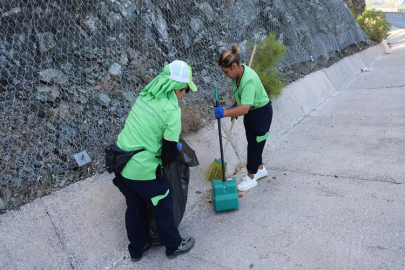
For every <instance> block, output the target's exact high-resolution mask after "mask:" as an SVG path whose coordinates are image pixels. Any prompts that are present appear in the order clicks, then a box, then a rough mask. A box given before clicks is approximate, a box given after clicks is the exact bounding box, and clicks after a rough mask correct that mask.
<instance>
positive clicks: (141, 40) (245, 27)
mask: <svg viewBox="0 0 405 270" xmlns="http://www.w3.org/2000/svg"><path fill="white" fill-rule="evenodd" d="M352 1H353V0H352ZM0 14H1V16H0V20H1V21H0V63H1V65H0V114H1V120H0V124H1V126H2V128H1V130H0V136H1V138H2V142H1V147H0V162H1V167H0V197H1V198H3V202H4V204H6V206H7V207H6V208H9V207H10V206H13V205H18V204H20V203H21V202H25V201H28V200H31V199H33V198H35V197H37V196H40V195H43V194H45V193H46V192H48V191H49V190H51V189H53V188H59V187H61V186H63V185H66V184H69V183H71V182H73V181H77V180H78V179H81V178H84V177H87V176H89V175H91V174H93V173H97V172H103V171H104V169H103V168H104V153H103V147H104V146H106V145H108V144H109V143H111V142H114V141H115V140H116V136H117V134H118V132H119V131H120V130H121V129H122V127H123V125H124V120H125V118H126V116H127V114H128V112H129V110H130V108H131V106H132V105H133V102H134V100H135V98H136V97H137V95H138V93H139V92H140V90H141V89H142V88H143V87H144V86H146V84H147V83H149V82H150V80H151V79H153V77H154V76H156V75H157V74H159V73H160V72H161V70H162V68H163V66H164V64H165V63H169V62H171V61H173V60H175V59H182V60H185V61H187V62H188V63H189V64H190V65H191V66H192V68H193V75H194V78H195V79H194V81H195V83H196V84H197V85H198V87H199V91H198V92H197V93H195V94H192V95H188V96H186V97H185V102H186V103H189V104H191V105H192V107H193V108H196V110H195V112H196V113H199V114H204V113H205V112H206V113H208V112H209V113H210V115H211V111H210V109H209V106H210V105H212V103H213V89H214V85H224V84H225V83H227V84H228V85H229V81H227V80H226V81H225V82H224V76H223V75H222V74H221V73H220V70H219V69H218V67H217V64H216V62H217V58H218V56H219V54H220V53H221V51H222V50H224V49H228V48H230V44H231V43H233V42H235V43H238V44H240V47H241V51H240V54H241V56H242V59H243V61H244V62H247V61H248V59H249V52H248V51H247V48H246V44H247V40H253V41H254V42H259V41H260V40H261V39H263V38H264V37H266V36H267V34H268V33H269V32H275V33H276V34H277V38H278V40H279V41H280V42H282V43H283V44H285V45H286V46H287V48H288V51H287V55H286V57H285V59H284V60H283V61H282V63H280V68H283V67H288V66H291V65H293V64H297V63H302V62H304V61H312V60H317V59H318V58H320V57H321V58H322V59H324V58H325V59H329V56H328V55H329V53H331V52H332V53H334V52H335V51H339V50H341V49H343V48H345V47H347V46H349V45H350V44H354V43H358V42H362V41H366V37H365V35H364V33H363V32H362V31H361V30H360V28H359V27H358V25H357V23H356V22H355V20H354V18H353V16H352V15H351V13H350V10H349V8H348V6H347V5H346V4H345V3H344V2H342V1H341V0H306V1H302V0H251V1H240V0H225V1H214V0H206V1H204V0H202V1H188V0H187V1H186V0H183V1H179V0H174V1H168V0H141V1H139V0H114V1H110V0H100V1H92V0H83V1H79V2H77V3H76V2H74V3H73V2H72V1H62V0H42V1H21V0H6V1H1V2H0ZM220 90H221V96H222V97H223V99H224V100H226V99H227V95H229V93H224V90H227V89H225V88H224V89H220ZM205 118H206V117H205ZM205 118H204V117H202V119H205ZM196 119H200V118H198V117H197V118H196ZM83 150H86V151H87V153H88V154H89V155H90V157H91V159H92V163H91V164H88V165H85V166H84V167H78V165H77V164H76V163H75V160H74V158H73V155H74V154H76V153H79V152H81V151H83ZM19 183H25V186H26V188H25V190H28V191H27V192H24V194H21V193H20V190H21V188H20V184H19ZM62 183H63V184H62Z"/></svg>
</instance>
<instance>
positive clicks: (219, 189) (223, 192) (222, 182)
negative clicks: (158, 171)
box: [211, 87, 239, 212]
mask: <svg viewBox="0 0 405 270" xmlns="http://www.w3.org/2000/svg"><path fill="white" fill-rule="evenodd" d="M215 102H216V107H218V106H219V101H218V88H217V87H215ZM218 132H219V148H220V150H221V164H222V179H214V180H212V181H211V186H212V201H213V202H214V209H215V211H217V212H220V211H227V210H234V209H238V207H239V196H238V190H237V187H236V180H235V177H233V178H232V179H226V178H225V165H224V152H223V150H222V134H221V120H220V119H218Z"/></svg>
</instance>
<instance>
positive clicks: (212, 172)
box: [205, 45, 257, 182]
mask: <svg viewBox="0 0 405 270" xmlns="http://www.w3.org/2000/svg"><path fill="white" fill-rule="evenodd" d="M256 47H257V45H255V46H254V47H253V51H252V55H251V56H250V61H249V67H250V66H251V65H252V61H253V56H254V55H255V52H256ZM235 119H236V117H234V118H233V120H232V123H231V126H230V127H229V132H228V137H227V138H226V142H225V146H224V155H225V151H226V146H227V145H228V142H229V138H230V137H231V132H232V128H233V124H234V123H235ZM224 166H225V169H224V170H225V174H226V162H225V161H224ZM222 175H223V174H222V162H221V159H220V158H216V159H215V160H214V162H212V163H211V165H210V166H209V167H208V169H207V170H206V171H205V179H206V180H207V181H209V182H211V181H212V180H213V179H222Z"/></svg>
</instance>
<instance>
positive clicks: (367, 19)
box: [357, 9, 391, 42]
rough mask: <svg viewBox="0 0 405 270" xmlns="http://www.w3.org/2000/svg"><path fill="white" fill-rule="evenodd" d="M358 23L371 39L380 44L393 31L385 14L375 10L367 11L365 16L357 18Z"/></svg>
mask: <svg viewBox="0 0 405 270" xmlns="http://www.w3.org/2000/svg"><path fill="white" fill-rule="evenodd" d="M357 22H358V23H359V25H360V27H361V29H363V31H364V33H366V35H367V36H368V37H369V38H370V39H372V40H375V41H378V42H381V41H382V40H383V39H385V38H386V37H387V34H388V31H390V30H391V25H390V24H389V22H388V21H387V17H386V15H385V13H384V12H382V11H379V10H375V9H370V10H369V9H366V10H365V11H364V12H363V14H361V15H359V16H357Z"/></svg>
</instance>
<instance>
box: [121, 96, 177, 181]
mask: <svg viewBox="0 0 405 270" xmlns="http://www.w3.org/2000/svg"><path fill="white" fill-rule="evenodd" d="M180 132H181V109H180V107H178V106H175V105H173V103H172V102H171V101H170V100H169V99H168V98H155V99H152V100H151V101H146V99H144V98H142V97H138V99H137V100H136V102H135V104H134V106H133V107H132V109H131V112H130V113H129V115H128V118H127V120H126V121H125V127H124V129H123V130H122V131H121V133H120V134H119V135H118V140H117V146H118V147H119V148H121V149H122V150H124V151H133V150H138V149H142V148H145V149H146V151H143V152H140V153H138V154H136V155H134V156H133V157H132V158H131V159H130V160H129V161H128V163H127V164H126V165H125V167H124V169H123V170H122V172H121V175H122V176H123V177H125V178H128V179H132V180H154V179H156V167H157V166H158V165H159V164H161V163H162V160H161V159H160V158H156V156H160V153H161V150H162V144H163V136H165V137H166V138H168V139H170V140H172V141H175V142H178V141H179V136H180Z"/></svg>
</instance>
